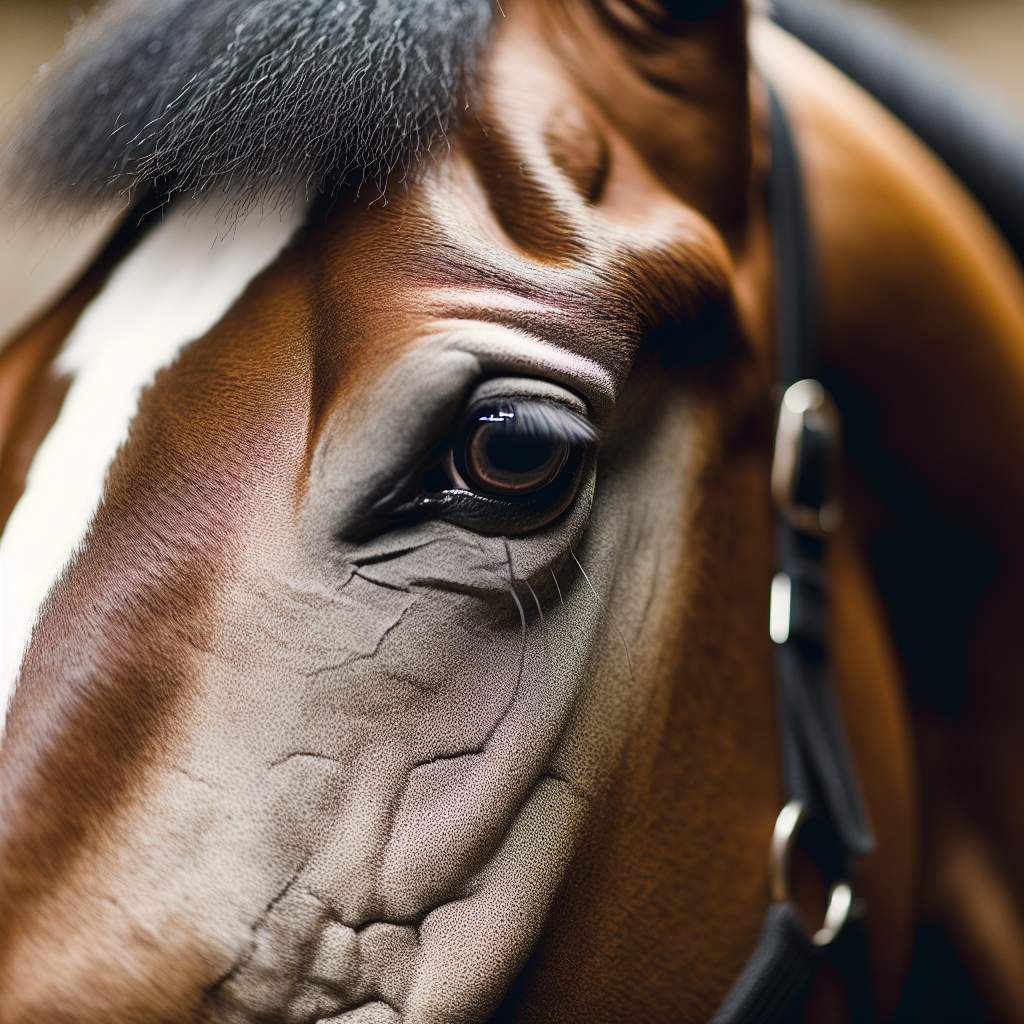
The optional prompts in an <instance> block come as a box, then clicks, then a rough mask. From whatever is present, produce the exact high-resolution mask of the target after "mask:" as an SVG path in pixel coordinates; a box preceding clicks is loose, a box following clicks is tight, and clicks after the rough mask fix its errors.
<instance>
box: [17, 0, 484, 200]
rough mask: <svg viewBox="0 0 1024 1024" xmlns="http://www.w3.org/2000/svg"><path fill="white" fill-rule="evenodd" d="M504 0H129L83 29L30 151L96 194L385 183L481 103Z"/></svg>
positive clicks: (37, 169)
mask: <svg viewBox="0 0 1024 1024" xmlns="http://www.w3.org/2000/svg"><path fill="white" fill-rule="evenodd" d="M493 3H494V0H120V2H117V3H115V4H114V5H113V7H112V8H111V9H110V10H108V11H107V12H106V13H105V14H104V15H102V16H101V17H99V18H98V19H96V20H95V21H94V22H90V23H88V24H87V25H86V26H85V27H84V28H82V29H80V30H79V31H78V32H77V33H76V34H75V36H74V37H73V38H72V40H71V42H70V44H69V46H68V48H67V51H66V53H65V55H64V57H63V58H62V59H61V61H60V62H59V65H58V66H57V67H56V68H55V69H54V70H53V71H52V72H50V74H49V75H48V76H47V80H46V82H45V85H44V90H43V94H42V96H41V98H40V101H39V103H38V104H37V107H36V109H35V111H34V114H33V116H32V118H31V120H30V123H29V125H28V128H27V129H26V131H25V133H24V135H23V138H22V141H21V143H20V145H19V146H18V147H17V149H16V151H15V155H14V162H15V168H16V174H17V179H19V180H20V182H21V183H22V184H25V183H28V185H29V186H30V188H32V189H33V190H34V191H36V192H42V193H44V194H48V195H55V196H57V197H58V198H62V199H73V200H74V199H77V200H80V201H82V202H84V203H93V202H96V201H105V200H108V199H110V198H113V197H119V198H120V197H124V196H126V195H127V196H131V195H132V194H134V193H137V192H140V191H142V190H147V191H148V190H151V189H154V188H157V189H160V190H161V191H162V192H163V193H165V194H174V193H179V192H181V193H190V194H204V193H209V192H213V191H217V192H224V193H226V194H228V195H230V196H232V197H236V198H239V199H240V200H242V201H246V200H249V199H254V198H255V197H257V196H258V195H261V194H263V193H265V192H268V191H271V192H273V191H280V190H284V189H289V190H290V189H291V188H294V187H295V186H296V185H298V184H301V185H306V186H307V187H308V188H309V189H310V190H328V191H330V190H333V189H335V188H338V187H340V186H341V185H342V184H345V183H351V182H353V181H356V182H363V181H370V182H372V183H374V184H376V185H378V186H380V187H383V184H384V182H385V181H386V179H387V178H388V177H389V176H390V175H391V174H393V173H394V172H395V171H396V170H402V169H405V168H408V167H409V166H410V165H411V164H412V163H413V162H414V161H415V160H417V159H418V158H419V157H421V156H422V155H423V154H424V153H425V152H426V151H428V150H429V148H430V147H431V146H432V145H433V144H434V143H436V142H437V141H438V140H439V139H441V138H443V136H444V135H445V133H446V132H447V131H448V130H449V128H450V127H451V125H452V123H453V120H454V118H455V115H456V113H457V112H458V111H459V109H460V108H461V107H462V106H464V105H465V103H466V101H467V89H468V87H469V85H470V82H471V77H472V74H473V69H474V62H475V59H476V57H477V55H478V53H479V51H480V48H481V47H482V46H483V44H484V42H485V40H486V38H487V35H488V30H489V28H490V25H491V22H492V6H493Z"/></svg>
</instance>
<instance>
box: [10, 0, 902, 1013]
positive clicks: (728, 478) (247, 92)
mask: <svg viewBox="0 0 1024 1024" xmlns="http://www.w3.org/2000/svg"><path fill="white" fill-rule="evenodd" d="M493 7H494V9H493V10H492V5H491V4H490V3H486V2H482V0H480V2H469V0H464V2H461V3H436V2H432V3H425V2H424V3H421V4H417V5H412V4H402V3H388V4H384V3H378V4H367V3H349V4H348V5H345V4H336V5H335V4H326V3H322V2H315V3H314V2H306V3H302V4H295V3H287V4H286V3H270V4H263V5H246V4H238V3H233V2H227V0H224V2H221V0H217V2H207V3H205V4H200V3H197V2H194V0H176V2H175V3H171V4H169V5H164V7H163V8H162V9H158V8H159V5H152V6H150V5H145V4H136V5H129V6H128V7H126V8H116V9H115V11H114V15H113V16H112V17H110V18H107V19H105V20H103V19H101V21H100V23H99V25H98V27H97V28H95V29H93V30H90V31H89V32H87V33H86V35H85V37H84V39H83V41H81V42H80V43H79V44H78V46H77V49H75V50H73V54H72V57H71V58H69V63H68V67H67V70H66V71H65V72H64V74H63V77H58V80H57V84H56V86H55V87H54V90H51V92H50V93H49V94H48V96H49V98H46V99H44V100H43V104H42V108H41V109H42V114H41V115H40V121H39V125H40V127H39V128H37V129H36V130H35V134H34V136H33V138H34V141H33V142H32V144H31V145H30V146H29V147H28V150H27V152H28V153H29V155H30V158H31V159H32V160H33V161H35V165H36V166H35V170H36V171H37V172H38V174H39V176H40V180H41V184H42V187H43V189H44V190H45V191H47V192H48V194H51V195H52V194H54V193H56V194H57V195H58V197H64V196H67V195H71V196H72V197H75V196H77V197H78V198H83V197H84V200H85V201H86V202H91V201H93V200H94V199H95V198H96V197H97V196H100V195H101V194H104V193H105V192H106V191H109V190H112V189H113V190H117V191H118V192H123V191H125V190H128V191H129V193H130V194H131V196H132V197H133V203H132V207H131V212H130V213H129V215H128V217H127V219H126V220H125V222H124V225H123V227H122V228H121V229H120V230H119V232H118V234H117V235H116V236H115V238H114V239H113V240H112V242H111V244H110V246H109V247H108V249H107V250H106V252H105V253H104V254H103V255H102V256H101V257H100V259H99V260H98V261H97V263H96V264H95V265H94V266H93V267H92V268H90V270H89V271H88V272H87V274H86V275H85V277H83V279H82V281H81V282H80V283H79V284H78V285H77V286H76V287H75V288H74V289H72V291H71V292H69V293H68V294H67V295H66V296H65V297H64V298H63V299H62V300H61V301H60V302H59V303H58V304H57V305H56V306H55V307H54V308H53V310H51V311H50V312H49V313H48V314H46V315H45V316H44V317H42V318H41V319H40V320H39V321H38V322H37V323H36V324H34V325H33V326H32V327H30V328H29V329H28V330H27V331H26V332H25V333H23V334H22V335H21V336H20V337H19V338H18V339H16V340H15V341H14V343H13V344H12V345H11V346H10V347H9V348H8V349H7V350H6V352H5V355H4V357H3V362H0V371H2V373H3V374H4V375H5V376H6V377H7V380H8V381H15V382H16V387H15V386H14V385H10V384H9V385H8V387H9V389H10V388H14V393H15V394H16V395H17V402H15V403H14V404H12V405H11V407H10V408H11V412H10V413H9V414H6V413H5V415H6V419H3V420H2V421H0V438H2V439H3V441H4V444H5V455H6V456H7V457H5V460H4V461H5V467H4V473H3V479H2V480H0V497H2V500H0V508H2V510H3V513H4V514H5V515H7V514H9V517H8V518H7V522H6V526H5V528H4V532H3V536H2V548H0V559H2V563H3V567H4V586H5V588H6V593H5V609H4V617H5V621H4V630H5V634H4V644H5V647H4V651H3V673H4V682H5V684H6V685H8V686H10V687H12V688H13V698H12V700H11V704H10V711H9V715H8V719H7V724H6V734H5V737H4V741H3V745H2V747H0V777H2V780H3V782H2V787H0V919H2V920H3V922H4V924H3V933H2V936H0V1020H2V1021H3V1022H4V1024H22V1022H28V1021H40V1020H46V1021H53V1022H65V1021H66V1022H68V1024H72V1022H74V1024H86V1022H99V1021H103V1022H105V1024H121V1022H124V1024H128V1022H138V1024H143V1022H145V1024H150V1022H152V1024H156V1022H168V1024H171V1022H174V1024H180V1022H182V1021H186V1020H190V1021H191V1020H196V1021H199V1020H210V1021H225V1022H227V1021H238V1022H242V1021H246V1022H249V1021H313V1020H323V1021H327V1020H330V1021H338V1022H340V1021H346V1022H352V1024H356V1022H366V1024H369V1022H378V1021H380V1022H383V1021H391V1020H396V1021H397V1020H402V1021H408V1022H410V1024H411V1022H414V1021H415V1022H424V1024H426V1022H440V1021H466V1022H469V1021H482V1020H486V1019H490V1018H491V1016H492V1014H494V1013H495V1012H496V1011H497V1010H498V1008H499V1006H502V1007H503V1010H502V1012H507V1013H509V1014H511V1013H519V1014H521V1015H522V1019H530V1020H548V1019H551V1020H554V1019H559V1020H565V1019H569V1020H588V1021H596V1020H608V1021H611V1020H625V1019H630V1020H650V1021H654V1020H660V1019H673V1020H699V1019H703V1018H706V1017H707V1016H708V1015H710V1013H711V1012H712V1011H713V1010H714V1008H715V1007H716V1006H717V1005H718V1003H719V1002H720V1001H721V999H722V997H723V995H724V993H725V992H726V991H727V989H728V988H729V986H730V984H731V982H732V980H733V979H734V978H735V976H736V975H737V974H738V973H739V971H740V969H741V967H742V965H743V963H744V962H745V960H746V959H747V957H748V955H749V953H750V949H751V947H752V945H753V942H754V939H755V938H756V935H757V932H758V929H759V928H760V924H761V921H762V918H763V916H764V912H765V906H766V900H767V896H766V875H767V871H768V860H767V848H768V842H769V837H770V835H771V832H772V826H773V823H774V822H775V818H776V815H777V812H778V809H779V793H780V777H781V769H780V758H779V751H778V749H777V748H778V744H777V736H776V729H775V727H774V724H773V723H774V722H775V720H776V714H777V710H776V698H775V693H774V689H773V664H772V654H771V641H770V638H769V635H768V630H767V621H768V588H769V583H770V580H771V577H772V573H773V559H774V537H773V510H772V506H771V501H770V497H769V495H770V487H769V473H770V466H771V444H772V434H773V415H774V408H775V395H774V394H773V381H774V369H773V365H774V363H773V359H774V357H773V348H772V336H773V327H772V324H773V320H772V303H773V298H772V273H771V270H772V259H771V253H770V244H769V225H768V211H767V210H766V208H765V204H764V201H763V198H762V184H763V180H764V177H765V173H766V167H767V163H768V156H769V153H768V149H769V147H768V142H767V136H766V130H765V123H766V109H767V104H766V101H765V96H764V92H763V90H762V88H761V85H760V82H759V79H758V77H757V75H755V74H754V73H753V72H752V69H751V62H750V59H749V54H748V49H749V48H748V12H747V11H746V9H745V7H744V5H743V4H742V3H740V2H739V0H732V2H725V3H721V2H720V3H716V4H688V3H678V2H675V3H670V2H667V0H666V2H657V0H641V2H628V0H506V2H505V4H504V5H503V9H499V8H498V5H496V4H495V5H493ZM764 31H765V33H768V30H767V29H765V30H764ZM761 45H762V47H763V49H764V51H765V54H766V60H767V61H768V63H769V64H771V63H772V60H773V58H772V56H771V55H772V54H773V53H774V54H777V55H779V54H781V56H776V57H775V58H774V60H775V62H776V63H781V64H784V63H785V58H786V55H787V54H788V53H789V51H788V50H787V49H786V47H787V45H790V44H788V43H785V42H783V41H780V40H778V39H775V37H773V36H771V35H770V34H766V35H765V38H764V41H763V42H762V44H761ZM794 59H795V60H796V61H797V64H798V65H799V66H801V67H803V66H804V65H803V64H801V63H800V62H801V61H804V62H806V65H807V66H808V67H811V68H812V69H816V68H817V65H815V64H814V63H813V60H812V58H810V57H804V56H798V57H797V58H794ZM808 74H810V75H811V78H812V79H813V76H814V74H824V72H820V71H817V70H812V71H811V72H808ZM782 78H785V74H784V73H782V72H780V79H782ZM825 80H826V82H827V83H831V79H827V76H826V79H825ZM62 83H63V84H62ZM438 83H441V84H440V85H438ZM442 87H443V88H442ZM830 87H831V86H829V88H830ZM836 88H837V89H838V88H839V87H836ZM812 91H813V90H812ZM823 91H824V92H826V93H827V92H828V88H824V90H823ZM840 91H841V90H840ZM844 95H845V94H844ZM843 102H846V101H845V100H844V101H843ZM850 102H853V101H850ZM856 102H863V103H865V104H866V101H862V100H860V99H858V100H857V101H856ZM839 105H840V106H842V103H840V104H839ZM858 109H859V108H858ZM154 111H155V112H156V113H155V114H154ZM120 114H123V118H124V121H125V126H124V129H123V130H120V129H119V130H118V131H116V132H114V133H113V134H111V124H112V123H113V120H114V119H116V118H117V117H118V116H119V115H120ZM810 116H811V115H810V114H808V115H807V117H810ZM872 116H878V117H881V115H875V114H874V112H873V111H872ZM835 558H836V559H837V560H838V561H839V562H841V563H842V564H844V565H846V566H847V567H848V569H849V572H848V573H847V574H846V576H845V577H844V578H845V579H846V580H847V581H848V582H847V583H846V584H844V589H843V592H842V594H840V595H839V596H838V597H837V608H838V611H837V614H838V615H840V616H841V617H842V618H843V621H846V622H849V621H853V622H854V623H855V624H856V627H857V629H859V630H860V632H859V633H858V632H857V631H856V630H855V631H854V635H855V636H862V635H866V636H870V637H875V636H876V635H881V634H880V633H879V630H880V626H879V621H880V620H879V615H878V610H877V600H876V598H875V596H874V593H873V590H872V587H871V585H870V583H869V582H868V579H867V575H866V573H865V572H864V571H862V563H861V561H860V560H859V556H858V554H857V553H856V547H855V544H854V543H853V542H852V541H849V542H842V541H841V542H839V545H838V551H837V553H836V555H835ZM837 657H838V658H839V661H840V666H841V669H842V672H841V674H842V675H844V676H845V678H847V679H848V680H850V682H848V683H843V682H842V681H841V689H842V692H843V695H844V701H852V705H851V706H852V707H853V709H854V712H855V714H854V715H853V720H852V721H851V726H850V730H851V738H852V740H853V744H854V748H855V753H856V754H857V757H858V760H859V762H860V764H861V767H862V769H863V773H864V784H865V790H866V794H867V797H868V803H869V806H870V808H871V810H872V815H873V819H874V823H875V825H876V831H877V834H878V839H879V848H880V851H881V853H880V855H879V859H878V860H877V863H876V865H875V866H874V867H869V868H868V869H867V871H866V878H865V889H866V891H867V892H868V894H869V897H871V898H877V902H878V903H880V904H881V905H882V906H883V907H886V908H888V910H886V911H885V912H884V913H883V915H882V916H881V918H880V923H879V924H877V925H876V928H877V935H878V938H877V942H878V944H879V948H880V949H881V952H880V953H879V954H878V961H879V964H880V965H881V966H879V967H878V973H879V976H880V978H881V984H882V986H883V988H884V987H885V986H886V985H888V986H889V988H890V989H891V988H892V987H893V985H894V982H893V980H892V979H893V977H895V976H896V975H897V974H898V970H899V963H900V959H901V957H902V955H903V954H902V952H896V953H893V952H892V951H893V950H894V949H895V950H897V951H901V950H903V949H904V948H905V946H906V944H907V935H908V928H909V924H908V922H909V918H910V903H911V895H910V894H911V892H912V880H913V866H912V864H913V848H914V836H915V825H914V821H915V815H916V804H915V801H914V798H913V797H912V795H911V783H910V779H911V768H910V759H909V753H908V751H909V739H908V735H907V727H906V723H905V721H904V711H903V706H902V702H901V699H900V697H899V690H898V686H897V682H896V679H897V677H896V672H895V668H894V662H893V659H892V656H891V654H890V652H889V650H888V648H887V646H886V643H885V642H884V640H881V639H879V640H877V642H876V641H872V642H870V643H867V644H862V643H858V642H854V641H851V642H848V643H847V644H846V645H845V646H844V647H842V649H841V650H839V651H838V652H837ZM855 683H856V684H857V685H856V686H855V685H854V684H855ZM850 694H853V696H852V697H851V696H850ZM851 713H852V714H853V712H851ZM887 944H888V945H887ZM887 954H892V955H887ZM513 983H514V984H513ZM510 989H511V994H508V993H509V992H510ZM663 1015H667V1016H663Z"/></svg>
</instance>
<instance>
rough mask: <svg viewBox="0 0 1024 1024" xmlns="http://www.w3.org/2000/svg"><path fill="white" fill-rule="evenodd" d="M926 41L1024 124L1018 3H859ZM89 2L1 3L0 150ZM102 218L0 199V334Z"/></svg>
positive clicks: (65, 270) (83, 250)
mask: <svg viewBox="0 0 1024 1024" xmlns="http://www.w3.org/2000/svg"><path fill="white" fill-rule="evenodd" d="M862 2H868V3H870V6H873V7H878V8H881V9H883V10H885V11H886V12H888V13H889V14H891V15H892V16H893V17H894V18H896V19H897V20H899V21H902V22H904V23H905V24H907V25H909V26H910V27H912V28H913V29H915V30H916V31H917V32H919V33H920V34H921V35H922V36H924V37H926V38H928V39H930V40H931V41H932V42H933V43H934V44H935V45H936V46H937V47H938V48H939V49H941V50H942V51H944V52H945V53H946V54H947V56H948V57H949V58H950V59H951V60H952V61H953V62H954V63H956V64H958V65H959V66H960V67H961V68H962V69H963V70H965V71H966V72H967V73H968V74H969V75H971V76H972V77H973V78H974V79H975V80H976V81H977V82H978V83H979V84H981V85H982V86H984V87H986V88H987V89H988V90H989V91H990V92H991V93H993V94H994V95H996V96H998V97H1001V98H1002V100H1003V101H1004V102H1005V103H1007V104H1009V105H1010V106H1012V107H1013V108H1014V109H1015V111H1016V113H1017V115H1018V116H1019V118H1020V120H1021V121H1022V122H1024V0H862ZM94 5H95V4H94V3H91V2H89V0H77V2H75V0H0V147H2V146H3V144H4V136H5V133H7V132H9V131H10V125H11V124H13V123H16V122H17V113H18V109H19V105H20V104H22V103H24V102H25V100H26V97H27V96H28V95H29V94H30V92H31V85H32V81H33V79H34V77H35V75H36V72H37V70H38V68H39V66H40V65H42V64H45V63H46V61H47V60H49V59H50V58H51V57H52V56H53V54H54V53H55V52H56V51H57V50H58V49H59V48H60V45H61V42H62V40H63V38H64V35H65V33H66V32H67V31H68V29H69V28H70V27H71V26H72V25H73V24H74V21H75V19H76V18H81V17H82V16H83V14H84V12H85V11H86V10H88V8H89V7H91V6H94ZM0 200H2V197H0ZM105 228H106V225H105V223H104V221H103V218H99V219H97V221H95V222H93V223H88V224H81V225H77V226H76V227H75V228H74V229H73V230H72V228H71V227H70V226H68V225H65V224H56V225H49V226H45V227H44V226H42V225H40V224H39V223H22V222H20V218H18V217H17V216H16V215H15V214H14V212H13V211H11V210H10V209H9V208H8V209H5V208H4V206H3V205H2V202H0V337H2V336H4V335H5V334H6V333H7V332H8V331H9V330H10V329H11V328H12V327H13V326H14V325H15V324H17V323H19V322H21V321H22V320H23V319H24V318H25V317H26V316H28V315H29V313H30V312H31V311H32V310H34V309H35V308H37V307H38V305H39V303H40V302H42V301H43V300H44V299H45V298H46V297H47V296H49V295H51V294H53V292H54V290H55V289H56V288H58V287H59V286H60V284H61V283H62V282H63V281H65V280H66V279H67V277H68V275H69V274H70V273H72V272H73V270H74V269H75V268H76V267H78V266H79V265H80V264H81V262H82V260H83V258H84V257H85V256H86V255H87V254H88V253H89V252H90V251H91V250H92V249H93V248H94V247H95V246H96V244H97V241H98V239H99V238H100V237H101V236H102V234H103V233H104V231H105Z"/></svg>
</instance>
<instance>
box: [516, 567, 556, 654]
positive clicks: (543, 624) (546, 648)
mask: <svg viewBox="0 0 1024 1024" xmlns="http://www.w3.org/2000/svg"><path fill="white" fill-rule="evenodd" d="M522 582H523V584H524V585H525V587H526V589H527V590H528V591H529V592H530V596H531V597H532V598H533V603H534V604H535V605H536V606H537V614H538V615H539V616H540V625H541V629H543V630H544V653H545V655H546V657H547V659H548V664H551V644H550V642H549V637H548V622H547V619H546V618H544V609H543V608H542V607H541V603H540V598H539V597H538V596H537V591H536V590H534V589H533V587H532V586H531V585H530V581H529V580H526V579H524V580H523V581H522Z"/></svg>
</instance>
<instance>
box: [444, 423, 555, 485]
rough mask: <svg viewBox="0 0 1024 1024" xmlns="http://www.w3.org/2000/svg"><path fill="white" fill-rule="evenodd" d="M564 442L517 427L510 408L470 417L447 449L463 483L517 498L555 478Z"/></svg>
mask: <svg viewBox="0 0 1024 1024" xmlns="http://www.w3.org/2000/svg"><path fill="white" fill-rule="evenodd" d="M569 454H570V447H569V443H568V441H566V440H564V439H561V438H555V437H545V436H543V435H539V434H530V433H526V432H523V431H521V430H519V429H518V428H517V424H516V422H515V413H514V412H513V411H511V410H495V411H488V412H487V413H484V414H482V415H479V416H477V417H474V420H473V421H471V422H470V423H469V424H468V425H467V427H466V428H465V429H464V430H463V434H462V437H460V439H459V442H458V444H457V445H456V446H455V448H454V449H453V451H452V455H453V459H454V462H455V469H456V471H457V473H458V475H459V476H460V477H461V478H462V482H463V483H464V484H466V486H467V488H468V489H469V490H472V491H476V492H477V493H480V494H487V495H493V496H495V497H503V498H517V497H523V496H525V495H528V494H533V493H534V492H536V491H539V490H542V489H543V488H545V487H547V486H548V484H550V483H553V482H554V481H555V480H557V479H558V476H559V474H560V473H561V472H562V470H563V469H564V468H565V464H566V463H567V462H568V461H569Z"/></svg>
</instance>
